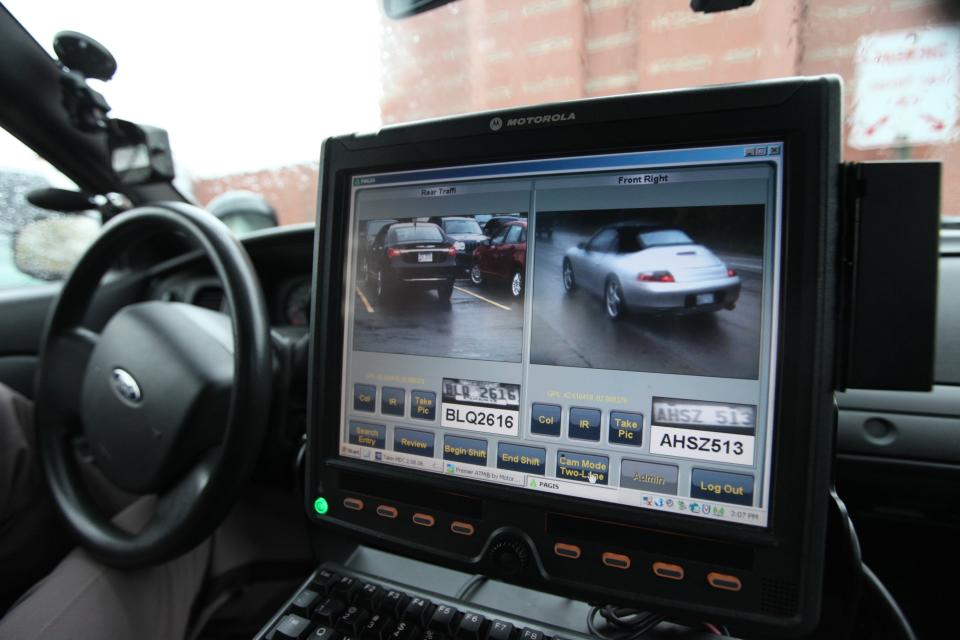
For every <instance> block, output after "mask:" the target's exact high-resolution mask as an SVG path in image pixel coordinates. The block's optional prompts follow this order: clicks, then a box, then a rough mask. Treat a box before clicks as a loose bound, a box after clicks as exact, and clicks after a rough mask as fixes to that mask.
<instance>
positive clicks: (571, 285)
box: [563, 258, 577, 291]
mask: <svg viewBox="0 0 960 640" xmlns="http://www.w3.org/2000/svg"><path fill="white" fill-rule="evenodd" d="M563 288H564V289H566V290H567V291H573V290H574V289H576V288H577V281H576V279H575V278H574V277H573V265H572V264H570V260H569V259H568V258H564V259H563Z"/></svg>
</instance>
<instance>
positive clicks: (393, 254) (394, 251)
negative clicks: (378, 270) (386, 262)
mask: <svg viewBox="0 0 960 640" xmlns="http://www.w3.org/2000/svg"><path fill="white" fill-rule="evenodd" d="M399 255H400V249H393V248H391V249H387V257H388V258H396V257H398V256H399Z"/></svg>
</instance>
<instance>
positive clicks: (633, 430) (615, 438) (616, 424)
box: [610, 411, 643, 447]
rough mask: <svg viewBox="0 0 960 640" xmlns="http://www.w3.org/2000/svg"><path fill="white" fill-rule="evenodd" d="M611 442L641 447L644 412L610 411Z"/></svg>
mask: <svg viewBox="0 0 960 640" xmlns="http://www.w3.org/2000/svg"><path fill="white" fill-rule="evenodd" d="M610 442H611V443H613V444H627V445H631V446H634V447H639V446H641V445H642V444H643V414H642V413H627V412H625V411H611V412H610Z"/></svg>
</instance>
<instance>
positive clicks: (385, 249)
mask: <svg viewBox="0 0 960 640" xmlns="http://www.w3.org/2000/svg"><path fill="white" fill-rule="evenodd" d="M366 264H367V273H366V279H367V282H370V283H372V285H373V291H374V293H375V294H376V296H377V298H378V299H383V298H386V297H388V296H390V295H391V294H393V293H395V292H396V291H397V290H398V289H400V288H404V287H409V288H414V287H417V288H422V289H435V290H436V292H437V296H438V297H439V298H440V299H441V300H449V299H450V296H451V295H452V294H453V283H454V281H455V280H456V278H457V276H459V275H460V272H461V268H460V267H459V266H457V250H456V249H455V248H454V243H453V241H452V240H451V239H450V237H449V236H447V234H446V233H444V231H443V229H441V228H440V227H439V226H437V225H435V224H433V223H431V222H408V223H398V224H392V225H389V226H385V227H383V228H382V229H381V230H380V231H379V232H378V233H377V235H376V237H375V238H374V240H373V244H372V245H371V246H370V251H369V253H368V256H367V263H366Z"/></svg>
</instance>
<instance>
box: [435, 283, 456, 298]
mask: <svg viewBox="0 0 960 640" xmlns="http://www.w3.org/2000/svg"><path fill="white" fill-rule="evenodd" d="M452 295H453V280H447V281H446V282H445V283H443V284H442V285H440V286H439V287H437V297H438V298H440V300H441V301H449V300H450V296H452Z"/></svg>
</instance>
